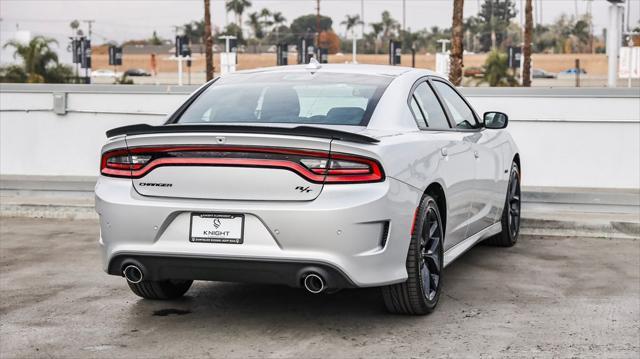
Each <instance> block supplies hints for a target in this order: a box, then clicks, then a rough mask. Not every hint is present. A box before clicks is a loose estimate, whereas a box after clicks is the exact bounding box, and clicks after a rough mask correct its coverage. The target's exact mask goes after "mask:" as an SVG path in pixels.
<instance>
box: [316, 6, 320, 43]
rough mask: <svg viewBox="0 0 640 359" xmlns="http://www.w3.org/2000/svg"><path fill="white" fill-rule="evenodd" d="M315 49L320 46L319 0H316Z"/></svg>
mask: <svg viewBox="0 0 640 359" xmlns="http://www.w3.org/2000/svg"><path fill="white" fill-rule="evenodd" d="M316 4H317V5H316V49H319V48H320V0H316Z"/></svg>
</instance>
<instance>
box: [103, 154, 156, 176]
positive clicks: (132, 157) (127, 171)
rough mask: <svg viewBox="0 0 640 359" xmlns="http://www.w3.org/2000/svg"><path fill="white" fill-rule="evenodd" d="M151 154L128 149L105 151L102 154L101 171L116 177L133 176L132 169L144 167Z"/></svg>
mask: <svg viewBox="0 0 640 359" xmlns="http://www.w3.org/2000/svg"><path fill="white" fill-rule="evenodd" d="M149 160H151V155H139V154H129V151H127V150H115V151H109V152H105V153H104V154H103V155H102V161H101V164H100V172H101V173H102V174H104V175H109V176H115V177H131V171H133V170H139V169H141V168H142V167H144V166H145V165H146V164H147V163H148V162H149Z"/></svg>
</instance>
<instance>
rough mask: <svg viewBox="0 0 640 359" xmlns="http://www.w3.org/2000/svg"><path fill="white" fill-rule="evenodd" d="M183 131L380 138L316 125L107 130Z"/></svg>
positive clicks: (117, 131) (120, 130)
mask: <svg viewBox="0 0 640 359" xmlns="http://www.w3.org/2000/svg"><path fill="white" fill-rule="evenodd" d="M181 132H209V133H218V132H219V133H258V134H273V135H292V136H304V137H319V138H330V139H336V140H341V141H348V142H358V143H377V142H380V140H378V139H376V138H373V137H369V136H365V135H359V134H357V133H352V132H347V131H340V130H334V129H329V128H322V127H314V126H296V127H267V126H242V125H209V124H206V125H199V124H198V125H173V124H170V125H162V126H151V125H146V124H139V125H129V126H123V127H117V128H114V129H111V130H109V131H107V138H110V137H115V136H120V135H146V134H153V133H181Z"/></svg>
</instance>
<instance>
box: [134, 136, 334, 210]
mask: <svg viewBox="0 0 640 359" xmlns="http://www.w3.org/2000/svg"><path fill="white" fill-rule="evenodd" d="M126 143H127V147H128V150H129V153H130V155H131V156H132V158H133V157H136V158H141V159H142V160H143V161H144V160H146V161H149V162H148V164H147V165H145V166H144V167H143V168H142V169H141V170H136V169H135V168H134V170H132V174H133V179H132V181H133V186H134V188H135V190H136V191H137V192H138V193H140V194H141V195H143V196H151V197H167V198H194V199H215V200H255V201H311V200H314V199H315V198H316V197H318V195H319V194H320V192H321V191H322V188H323V182H324V176H325V175H323V174H322V173H314V172H312V171H310V170H309V169H308V168H306V167H305V166H304V165H303V164H301V163H302V162H305V161H314V160H316V159H321V158H322V156H323V154H325V155H328V153H329V151H330V146H331V139H329V138H312V137H300V136H288V135H274V134H260V133H206V132H203V133H154V134H139V135H127V137H126ZM304 158H307V159H308V160H305V161H302V162H301V160H302V159H304ZM305 163H306V162H305Z"/></svg>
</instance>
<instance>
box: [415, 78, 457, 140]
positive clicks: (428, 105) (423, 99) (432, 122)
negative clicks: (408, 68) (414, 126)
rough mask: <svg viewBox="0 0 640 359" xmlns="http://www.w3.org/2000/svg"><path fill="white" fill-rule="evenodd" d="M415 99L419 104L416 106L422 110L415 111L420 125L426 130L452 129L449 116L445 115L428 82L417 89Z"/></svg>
mask: <svg viewBox="0 0 640 359" xmlns="http://www.w3.org/2000/svg"><path fill="white" fill-rule="evenodd" d="M413 99H414V100H415V101H416V102H417V103H416V106H418V107H419V109H420V111H416V110H414V111H413V112H414V114H415V115H416V117H417V120H418V124H419V125H422V126H424V128H430V129H436V130H444V129H449V128H450V126H449V121H447V116H446V115H445V113H444V110H443V109H442V106H441V105H440V102H439V101H438V98H437V97H436V94H435V93H434V92H433V90H432V89H431V87H430V86H429V84H428V83H427V82H426V81H425V82H423V83H421V84H420V85H418V87H416V89H415V91H414V92H413ZM412 106H413V105H412ZM419 115H422V119H420V116H419Z"/></svg>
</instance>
